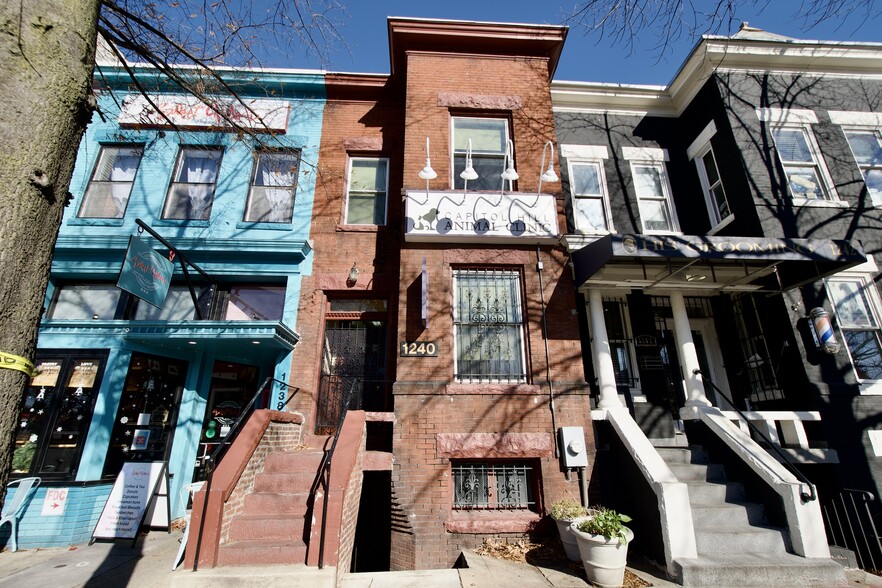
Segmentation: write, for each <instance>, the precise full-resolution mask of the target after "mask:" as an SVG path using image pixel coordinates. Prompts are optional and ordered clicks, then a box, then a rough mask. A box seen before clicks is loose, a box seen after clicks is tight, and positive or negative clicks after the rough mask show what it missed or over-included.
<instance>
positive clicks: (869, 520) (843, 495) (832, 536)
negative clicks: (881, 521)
mask: <svg viewBox="0 0 882 588" xmlns="http://www.w3.org/2000/svg"><path fill="white" fill-rule="evenodd" d="M875 501H876V497H875V496H873V493H872V492H867V491H865V490H850V489H844V490H842V491H841V492H840V493H839V495H838V496H835V497H832V498H831V499H830V500H827V501H824V502H823V504H822V505H821V506H822V508H823V514H824V525H825V526H826V527H827V541H828V543H829V544H830V545H835V546H837V547H845V548H847V549H850V550H851V551H853V552H854V554H855V557H856V558H857V563H858V565H859V566H860V567H861V569H864V570H868V571H878V570H879V565H880V564H882V541H880V538H879V532H878V531H877V530H876V523H875V521H874V520H873V515H872V512H871V510H870V504H871V503H873V502H875Z"/></svg>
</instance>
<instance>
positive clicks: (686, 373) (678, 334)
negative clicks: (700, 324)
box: [671, 290, 711, 406]
mask: <svg viewBox="0 0 882 588" xmlns="http://www.w3.org/2000/svg"><path fill="white" fill-rule="evenodd" d="M671 311H672V312H673V314H674V339H675V340H676V341H677V355H678V356H679V357H680V367H681V368H682V369H683V378H684V383H685V384H686V406H710V405H711V403H710V401H709V400H708V399H707V396H706V395H705V392H704V384H703V383H702V381H701V376H699V375H698V374H695V373H693V370H697V369H701V366H700V365H699V364H698V354H697V353H696V352H695V342H694V341H693V340H692V329H690V328H689V317H688V316H687V314H686V303H685V302H684V300H683V293H682V292H679V291H677V290H674V291H673V292H671Z"/></svg>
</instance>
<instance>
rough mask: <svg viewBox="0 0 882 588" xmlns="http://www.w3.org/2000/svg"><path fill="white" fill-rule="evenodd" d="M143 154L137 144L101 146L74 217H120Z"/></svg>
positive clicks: (142, 150)
mask: <svg viewBox="0 0 882 588" xmlns="http://www.w3.org/2000/svg"><path fill="white" fill-rule="evenodd" d="M143 155H144V148H143V147H141V146H140V145H139V146H125V145H104V146H102V147H101V152H100V153H99V154H98V162H97V163H96V164H95V170H94V171H93V172H92V179H91V180H90V181H89V187H88V188H86V194H85V195H84V196H83V203H82V205H81V206H80V211H79V213H77V216H78V217H80V218H122V217H123V215H124V214H125V212H126V206H128V203H129V196H130V195H131V193H132V185H133V184H134V181H135V174H137V173H138V167H139V166H140V165H141V157H142V156H143Z"/></svg>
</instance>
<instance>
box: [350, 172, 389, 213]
mask: <svg viewBox="0 0 882 588" xmlns="http://www.w3.org/2000/svg"><path fill="white" fill-rule="evenodd" d="M388 170H389V160H388V159H387V158H385V157H350V158H349V185H348V188H347V191H346V220H345V222H346V224H349V225H385V224H386V194H387V192H388V190H389V173H388Z"/></svg>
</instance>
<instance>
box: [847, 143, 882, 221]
mask: <svg viewBox="0 0 882 588" xmlns="http://www.w3.org/2000/svg"><path fill="white" fill-rule="evenodd" d="M845 136H846V137H847V138H848V144H849V145H851V152H852V153H854V159H855V161H857V164H858V167H859V168H860V170H861V174H862V175H863V177H864V182H865V183H866V185H867V193H868V194H869V195H870V198H871V199H872V202H873V205H874V206H882V135H880V132H879V129H850V130H846V131H845Z"/></svg>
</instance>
